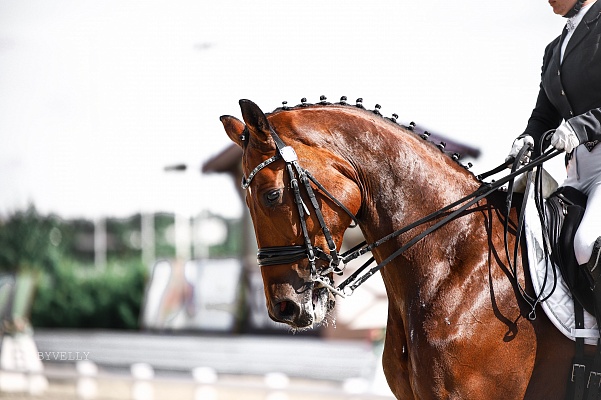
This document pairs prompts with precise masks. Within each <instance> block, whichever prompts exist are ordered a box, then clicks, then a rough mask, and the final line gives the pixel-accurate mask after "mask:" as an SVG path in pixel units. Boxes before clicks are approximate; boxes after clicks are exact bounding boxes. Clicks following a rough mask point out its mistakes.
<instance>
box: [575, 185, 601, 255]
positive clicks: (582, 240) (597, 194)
mask: <svg viewBox="0 0 601 400" xmlns="http://www.w3.org/2000/svg"><path fill="white" fill-rule="evenodd" d="M600 214H601V184H597V185H594V186H592V188H591V190H590V192H589V193H588V201H587V203H586V211H585V212H584V216H583V217H582V222H581V223H580V226H579V227H578V230H577V231H576V236H575V237H574V253H575V255H576V260H578V264H580V265H582V264H586V263H587V262H588V261H589V259H591V254H592V255H593V256H594V257H598V255H599V254H598V253H599V246H601V240H600V241H599V243H598V244H597V246H596V247H595V243H596V242H597V239H598V238H599V235H601V223H600V222H601V221H600ZM594 247H595V250H596V252H597V254H593V253H594V252H593V248H594Z"/></svg>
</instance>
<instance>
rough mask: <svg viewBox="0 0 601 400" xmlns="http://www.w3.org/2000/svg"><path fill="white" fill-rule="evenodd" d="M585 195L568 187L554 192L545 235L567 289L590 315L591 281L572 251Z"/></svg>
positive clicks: (548, 205)
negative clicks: (547, 236)
mask: <svg viewBox="0 0 601 400" xmlns="http://www.w3.org/2000/svg"><path fill="white" fill-rule="evenodd" d="M586 202H587V196H586V195H585V194H583V193H582V192H580V191H579V190H577V189H574V188H573V187H570V186H563V187H560V188H559V189H557V190H556V191H555V192H553V193H552V194H551V195H550V196H549V198H548V199H547V202H546V209H545V213H546V220H547V234H548V235H549V242H550V245H551V248H552V252H551V259H552V261H553V262H554V263H555V265H557V266H558V268H559V270H560V272H561V275H562V276H563V278H564V280H565V282H566V284H567V286H568V288H569V289H570V291H571V292H572V296H573V297H574V300H575V301H577V302H578V303H579V304H580V305H581V306H582V307H583V308H584V309H585V310H586V311H588V312H589V313H590V314H591V315H595V298H594V295H593V290H592V287H593V282H592V280H591V277H590V274H589V272H588V270H587V269H586V266H584V265H583V266H581V265H578V261H576V255H575V254H574V235H575V234H576V230H577V229H578V226H579V225H580V222H581V221H582V217H583V215H584V210H585V209H586Z"/></svg>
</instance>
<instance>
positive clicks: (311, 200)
mask: <svg viewBox="0 0 601 400" xmlns="http://www.w3.org/2000/svg"><path fill="white" fill-rule="evenodd" d="M240 108H241V111H242V117H243V120H244V122H242V121H240V120H238V119H237V118H235V117H232V116H222V117H221V122H222V123H223V125H224V128H225V131H226V132H227V134H228V136H229V137H230V139H231V140H232V141H233V142H234V143H236V144H237V145H238V146H240V147H241V148H242V150H243V156H242V168H243V172H244V179H243V187H244V188H246V205H247V206H248V210H249V211H250V215H251V218H252V220H253V224H254V228H255V236H256V240H257V245H258V248H259V253H258V261H259V265H260V266H261V274H262V277H263V284H264V290H265V296H266V300H267V308H268V312H269V315H270V317H271V318H272V319H273V320H275V321H278V322H283V323H286V324H289V325H290V326H292V327H293V328H295V329H297V328H309V327H313V326H316V325H318V324H320V323H322V322H324V321H326V316H327V314H328V312H330V311H331V310H332V309H333V308H334V305H335V296H334V290H335V289H334V288H333V274H334V273H335V272H336V270H337V264H338V262H339V259H338V251H339V250H340V245H341V243H342V237H343V234H344V231H345V230H346V228H347V227H348V226H349V225H350V222H351V221H352V219H354V214H356V213H357V212H358V210H359V208H360V205H361V192H360V190H359V187H358V184H357V179H356V177H355V176H354V175H353V174H354V169H353V168H352V166H351V165H349V164H348V162H346V161H344V160H343V159H342V158H341V157H339V156H337V155H336V154H335V153H334V152H332V151H331V148H330V146H327V145H326V144H325V143H324V142H323V140H322V141H320V139H319V138H318V137H317V135H316V134H315V132H319V131H322V130H323V129H321V128H320V126H319V122H315V123H314V124H312V125H307V124H305V123H303V124H301V123H298V120H297V114H298V112H273V113H271V114H268V115H266V114H264V113H263V112H262V111H261V109H260V108H259V107H258V106H257V105H256V104H254V103H253V102H251V101H249V100H240ZM298 111H301V110H298ZM301 165H302V167H301ZM305 168H306V169H305ZM309 171H310V172H309ZM306 173H308V175H309V176H307V174H306ZM311 178H314V180H313V181H312V180H311ZM319 182H323V185H322V184H320V183H319Z"/></svg>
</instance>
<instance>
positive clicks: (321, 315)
mask: <svg viewBox="0 0 601 400" xmlns="http://www.w3.org/2000/svg"><path fill="white" fill-rule="evenodd" d="M327 301H328V291H327V289H326V288H323V287H317V288H314V289H313V294H312V296H311V302H312V304H313V324H319V323H321V322H322V321H323V320H324V319H325V317H326V313H327V309H328V307H327Z"/></svg>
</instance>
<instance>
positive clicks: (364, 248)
mask: <svg viewBox="0 0 601 400" xmlns="http://www.w3.org/2000/svg"><path fill="white" fill-rule="evenodd" d="M270 133H271V136H272V138H273V140H274V142H275V144H276V147H277V152H276V154H275V155H274V156H273V157H271V158H269V159H267V160H265V161H263V162H261V163H260V164H258V165H257V166H256V167H255V168H254V169H253V170H252V171H251V172H250V173H249V174H248V177H242V185H241V186H242V188H243V189H247V188H248V187H249V185H250V183H251V181H252V180H253V178H254V177H255V175H256V174H257V173H258V172H260V171H261V170H262V169H263V168H265V167H267V166H268V165H270V164H271V163H273V162H275V161H277V160H280V159H282V160H283V161H284V162H285V163H286V170H287V172H288V176H289V177H290V187H291V189H292V190H293V192H294V198H295V202H296V204H297V208H298V212H299V217H300V222H301V228H302V232H303V240H304V244H303V245H292V246H275V247H264V248H259V249H258V252H257V262H258V264H259V266H261V267H266V266H272V265H279V264H289V263H293V262H296V261H299V260H302V259H305V258H306V259H308V261H309V265H310V268H311V280H312V282H313V283H318V284H321V285H322V286H323V287H326V288H327V289H328V290H330V291H331V292H332V293H333V294H335V295H339V296H341V297H346V296H350V295H352V294H353V293H354V291H355V289H357V288H358V287H359V286H360V285H361V284H363V283H364V282H365V281H366V280H367V279H368V278H370V277H371V276H372V275H374V274H375V273H376V272H378V271H379V270H381V269H382V268H383V267H384V266H386V265H387V264H389V263H390V262H391V261H392V260H394V259H395V258H396V257H398V256H400V255H401V254H402V253H403V252H405V251H406V250H407V249H409V248H410V247H411V246H413V245H414V244H415V243H417V242H419V241H420V240H421V239H423V238H424V237H426V236H427V235H429V234H430V233H432V232H434V231H435V230H437V229H438V228H440V227H442V226H443V225H445V224H447V223H448V222H450V221H452V220H453V219H455V218H456V217H458V216H459V215H460V214H462V213H463V212H465V211H466V210H467V209H468V208H470V207H471V206H473V205H474V204H476V203H477V202H479V201H480V200H482V199H483V198H485V197H487V196H488V195H490V194H491V193H493V192H495V191H497V190H498V189H499V188H500V187H501V186H503V185H504V184H506V183H508V182H509V186H510V189H511V187H512V186H513V180H514V179H515V177H517V176H519V175H521V174H523V173H524V172H528V171H531V170H533V169H534V168H536V167H537V166H540V165H542V164H543V163H544V162H546V161H548V160H549V159H551V158H553V157H555V156H557V155H558V154H560V153H561V152H560V151H557V150H554V149H551V150H549V151H547V152H545V153H543V154H542V155H541V156H540V157H538V158H536V159H535V160H532V161H531V162H530V163H528V164H527V165H525V166H523V167H521V168H517V166H518V165H519V160H521V159H522V156H523V155H524V154H525V152H526V151H528V150H530V149H529V148H526V147H524V148H523V149H522V151H520V153H519V154H518V156H517V157H516V159H515V161H513V160H510V161H507V162H505V163H503V164H501V165H500V166H498V167H496V168H495V169H493V170H491V171H489V172H486V173H484V174H481V175H478V176H477V178H478V179H479V180H482V179H484V178H485V177H488V176H490V175H493V174H496V173H498V172H500V171H502V170H504V169H506V168H507V167H509V166H510V165H512V164H513V168H512V170H511V173H510V174H508V175H507V176H505V177H503V178H501V179H499V180H497V181H493V182H492V183H483V184H482V185H481V186H480V187H479V188H478V189H477V190H475V191H474V192H472V193H470V194H468V195H467V196H465V197H463V198H461V199H459V200H457V201H455V202H453V203H451V204H449V205H447V206H445V207H443V208H441V209H440V210H437V211H435V212H433V213H431V214H428V215H426V216H424V217H423V218H421V219H419V220H417V221H415V222H413V223H411V224H409V225H407V226H405V227H403V228H401V229H399V230H397V231H395V232H392V233H390V234H388V235H386V236H385V237H383V238H381V239H379V240H377V241H375V242H373V243H372V244H367V242H365V241H363V242H362V243H360V244H358V245H357V246H355V247H353V248H352V249H350V250H348V251H347V252H345V253H343V254H338V251H337V250H336V244H335V243H334V240H333V238H332V235H331V233H330V230H329V229H328V227H327V226H326V223H325V220H324V218H323V214H322V212H321V209H320V207H319V203H318V202H317V198H316V196H315V192H314V190H313V188H312V186H311V182H313V183H314V184H315V185H316V186H317V187H318V188H319V190H321V191H322V192H323V193H324V194H325V195H326V196H327V197H328V198H329V199H330V200H332V201H333V202H334V203H335V204H336V205H337V206H338V207H340V208H341V209H342V210H343V211H344V212H346V213H347V214H348V215H349V216H350V218H351V219H352V220H353V225H351V226H350V227H355V226H357V225H358V220H357V218H356V216H355V215H354V214H353V213H352V212H351V211H350V210H349V209H348V208H347V207H346V206H344V205H343V204H342V203H341V202H340V201H339V200H337V199H336V198H335V197H334V196H333V195H332V194H331V193H330V192H328V191H327V190H326V188H325V187H324V186H323V185H322V184H321V183H319V182H318V181H317V179H316V178H315V177H314V176H313V175H311V173H310V172H309V171H307V170H305V169H303V168H302V167H301V166H300V165H299V163H298V157H297V155H296V152H295V151H294V149H293V148H292V147H290V146H287V145H286V144H285V143H284V142H283V141H282V140H281V138H280V137H279V136H278V135H277V134H276V132H275V131H274V130H273V129H271V131H270ZM541 153H542V152H541ZM299 182H300V184H299ZM301 185H302V187H304V188H305V191H306V194H307V196H308V197H309V199H310V201H311V206H312V207H313V210H314V211H315V215H316V217H317V219H318V221H319V224H320V228H321V230H322V232H323V234H324V237H325V239H326V242H327V244H328V250H327V252H326V251H324V250H323V249H321V248H319V247H318V246H313V244H312V243H311V238H310V236H309V232H308V229H307V224H306V222H305V217H306V216H308V215H311V213H310V211H309V208H308V207H307V205H306V204H305V202H304V201H303V199H302V196H301V190H300V188H301ZM541 202H542V200H541ZM507 204H508V210H509V207H510V205H511V192H509V194H508V200H507ZM460 205H461V207H459V208H457V209H456V210H454V211H452V212H450V211H451V210H452V209H454V208H455V207H458V206H460ZM447 213H448V214H447ZM443 214H447V215H446V216H445V217H444V218H442V219H440V220H439V221H438V222H436V223H435V224H434V225H432V226H430V227H429V228H428V229H426V230H424V231H423V232H422V233H420V234H419V235H416V236H414V237H413V238H411V239H410V240H409V241H408V242H406V243H405V244H404V245H403V246H401V247H400V248H399V249H397V250H396V251H395V252H394V253H392V254H391V255H389V256H388V257H387V258H386V259H385V260H383V261H382V262H380V263H379V264H377V265H376V266H374V267H372V268H370V269H369V270H367V269H368V268H369V266H370V265H371V264H372V263H374V262H375V259H374V257H373V256H372V257H371V258H370V259H369V260H368V261H367V262H365V263H364V264H363V265H362V266H361V267H359V268H358V269H357V270H356V271H355V272H354V273H353V274H351V275H350V276H349V277H348V278H347V279H346V280H344V281H343V282H342V283H340V285H338V286H337V287H336V286H334V282H333V281H332V280H331V278H330V277H329V276H327V275H328V274H330V273H332V272H333V273H336V274H337V275H342V273H343V271H344V268H340V264H341V263H342V264H344V265H346V264H347V263H348V262H350V261H351V260H354V259H355V258H358V257H359V256H361V255H363V254H366V253H368V252H371V251H373V249H375V248H377V247H379V246H381V245H382V244H384V243H386V242H387V241H389V240H391V239H393V238H396V237H398V236H399V235H401V234H403V233H405V232H408V231H410V230H412V229H414V228H416V227H418V226H420V225H423V224H425V223H427V222H429V221H432V220H435V219H438V218H440V217H441V216H443ZM522 220H523V216H520V224H521V223H522ZM507 223H508V222H506V224H507ZM507 229H508V227H507V226H506V231H507ZM518 236H519V234H518ZM506 243H507V241H506ZM518 245H519V237H518V241H517V242H516V249H515V257H514V261H515V260H517V246H518ZM506 252H507V254H508V253H509V251H508V249H507V245H506ZM317 258H319V259H320V260H322V261H325V262H327V263H328V266H327V267H326V268H323V269H322V270H321V271H317V266H316V259H317ZM508 259H509V262H510V265H511V259H510V258H509V256H508ZM366 270H367V271H366ZM513 272H514V273H515V269H513ZM515 277H516V280H517V275H515ZM518 285H519V283H518ZM520 292H522V297H524V296H526V297H524V298H525V299H526V301H527V302H528V303H529V304H531V305H532V302H534V305H535V304H536V303H538V302H539V301H542V300H540V299H539V297H540V295H539V296H538V297H537V298H536V299H532V298H530V297H529V296H528V295H527V294H526V293H525V291H524V290H523V289H522V288H521V287H520ZM529 300H532V301H529Z"/></svg>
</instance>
